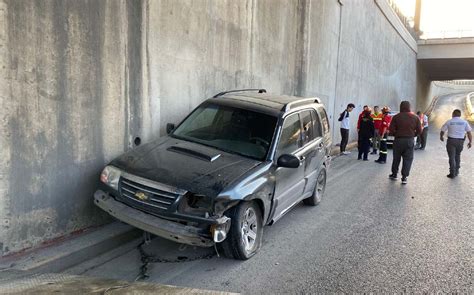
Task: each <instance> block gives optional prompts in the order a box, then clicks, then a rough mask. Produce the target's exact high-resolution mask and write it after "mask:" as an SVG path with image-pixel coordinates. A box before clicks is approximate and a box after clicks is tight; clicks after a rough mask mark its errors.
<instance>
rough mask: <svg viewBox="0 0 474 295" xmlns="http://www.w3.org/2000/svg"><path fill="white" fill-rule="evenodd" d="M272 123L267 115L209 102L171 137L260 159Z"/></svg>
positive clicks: (264, 151) (261, 158)
mask: <svg viewBox="0 0 474 295" xmlns="http://www.w3.org/2000/svg"><path fill="white" fill-rule="evenodd" d="M276 122H277V118H276V117H273V116H270V115H266V114H262V113H257V112H253V111H248V110H244V109H239V108H234V107H228V106H222V105H218V104H210V103H209V104H204V105H202V106H200V107H199V108H197V109H196V110H195V111H194V112H193V113H192V114H191V115H190V116H189V117H188V118H187V119H186V120H185V121H184V122H183V123H182V124H181V125H179V127H178V128H176V130H175V131H174V132H173V134H172V135H173V136H175V137H179V138H181V139H184V140H189V141H194V142H197V143H201V144H204V145H208V146H211V147H215V148H217V149H220V150H224V151H228V152H231V153H237V154H240V155H243V156H247V157H251V158H254V159H258V160H263V159H265V156H266V155H267V152H268V149H269V148H270V143H271V142H272V137H273V132H274V130H275V126H276Z"/></svg>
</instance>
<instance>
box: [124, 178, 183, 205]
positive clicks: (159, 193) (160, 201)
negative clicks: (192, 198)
mask: <svg viewBox="0 0 474 295" xmlns="http://www.w3.org/2000/svg"><path fill="white" fill-rule="evenodd" d="M145 182H148V183H146V184H145ZM119 189H120V196H121V199H122V201H123V202H124V203H127V204H129V205H131V206H134V207H138V208H139V209H142V210H145V211H150V209H152V210H151V211H166V210H168V209H169V208H170V207H171V205H172V204H173V203H174V201H175V200H176V199H177V198H178V197H179V196H180V193H179V192H177V191H172V190H170V189H167V190H164V189H163V188H162V187H161V186H159V185H158V184H157V185H153V184H150V183H149V181H140V179H134V180H131V179H130V178H125V177H121V178H120V182H119ZM138 193H142V195H143V194H144V195H145V196H146V199H143V200H141V199H139V198H138V197H137V194H138ZM150 207H151V208H150Z"/></svg>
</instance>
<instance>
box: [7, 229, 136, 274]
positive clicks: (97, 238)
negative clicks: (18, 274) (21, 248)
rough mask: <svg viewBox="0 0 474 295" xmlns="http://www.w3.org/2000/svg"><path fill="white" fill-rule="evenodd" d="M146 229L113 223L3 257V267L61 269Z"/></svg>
mask: <svg viewBox="0 0 474 295" xmlns="http://www.w3.org/2000/svg"><path fill="white" fill-rule="evenodd" d="M141 234H142V231H140V230H137V229H135V228H134V227H131V226H129V225H126V224H123V223H119V222H113V223H111V224H107V225H105V226H103V227H100V228H98V229H97V230H94V231H90V232H86V233H84V234H81V235H80V236H76V237H74V238H71V239H68V240H65V241H62V242H61V243H58V244H56V245H51V246H48V247H45V248H42V249H36V250H33V251H30V252H27V253H24V254H21V255H13V256H11V257H6V258H3V259H0V269H12V270H20V271H26V272H28V273H40V272H41V273H54V272H61V271H63V270H65V269H68V268H70V267H73V266H75V265H77V264H79V263H82V262H84V261H86V260H89V259H92V258H94V257H96V256H98V255H100V254H103V253H105V252H107V251H110V250H111V249H114V248H116V247H118V246H120V245H123V244H125V243H127V242H129V241H131V240H134V239H136V238H137V237H139V236H140V235H141Z"/></svg>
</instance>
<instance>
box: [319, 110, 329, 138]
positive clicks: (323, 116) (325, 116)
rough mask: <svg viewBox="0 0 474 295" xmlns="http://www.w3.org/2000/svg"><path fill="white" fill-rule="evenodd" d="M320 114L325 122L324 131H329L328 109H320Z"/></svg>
mask: <svg viewBox="0 0 474 295" xmlns="http://www.w3.org/2000/svg"><path fill="white" fill-rule="evenodd" d="M318 113H319V116H320V117H321V123H323V124H322V125H323V128H324V133H328V132H329V120H328V115H327V114H326V110H325V109H323V108H319V109H318Z"/></svg>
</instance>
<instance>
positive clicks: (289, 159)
mask: <svg viewBox="0 0 474 295" xmlns="http://www.w3.org/2000/svg"><path fill="white" fill-rule="evenodd" d="M277 165H278V167H285V168H298V167H299V166H300V160H299V159H298V157H296V156H295V155H290V154H284V155H281V156H280V157H279V158H278V161H277Z"/></svg>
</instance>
